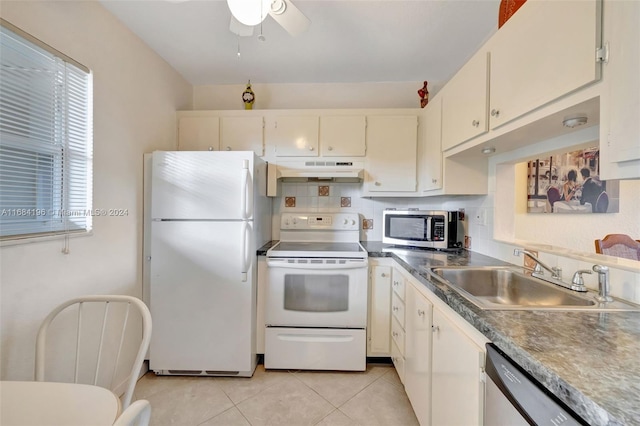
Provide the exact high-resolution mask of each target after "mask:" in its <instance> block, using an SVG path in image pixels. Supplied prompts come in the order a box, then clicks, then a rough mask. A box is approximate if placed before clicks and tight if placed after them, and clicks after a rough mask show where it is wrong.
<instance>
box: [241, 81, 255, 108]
mask: <svg viewBox="0 0 640 426" xmlns="http://www.w3.org/2000/svg"><path fill="white" fill-rule="evenodd" d="M255 100H256V95H255V94H254V93H253V90H251V80H249V81H248V82H247V88H246V89H244V92H242V102H244V109H253V102H255Z"/></svg>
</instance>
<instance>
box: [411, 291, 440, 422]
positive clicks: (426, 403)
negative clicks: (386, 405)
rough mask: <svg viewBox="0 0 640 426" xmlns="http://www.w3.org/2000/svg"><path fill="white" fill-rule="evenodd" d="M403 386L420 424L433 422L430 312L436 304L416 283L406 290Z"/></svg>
mask: <svg viewBox="0 0 640 426" xmlns="http://www.w3.org/2000/svg"><path fill="white" fill-rule="evenodd" d="M406 292H407V318H406V331H407V335H406V354H405V365H404V388H405V391H406V392H407V396H408V397H409V401H410V402H411V406H412V407H413V411H414V413H415V414H416V417H417V418H418V421H419V422H420V424H421V425H429V424H431V313H432V310H433V305H432V304H431V302H429V301H428V300H427V299H426V298H425V297H424V296H423V295H422V294H420V293H419V292H418V290H417V289H416V288H415V287H414V286H413V285H408V286H407V289H406Z"/></svg>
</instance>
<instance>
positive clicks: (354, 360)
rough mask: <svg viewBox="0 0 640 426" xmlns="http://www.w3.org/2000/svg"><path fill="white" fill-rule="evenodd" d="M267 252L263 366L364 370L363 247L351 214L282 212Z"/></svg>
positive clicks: (356, 218)
mask: <svg viewBox="0 0 640 426" xmlns="http://www.w3.org/2000/svg"><path fill="white" fill-rule="evenodd" d="M280 238H281V239H280V242H279V243H277V244H276V245H275V246H273V247H272V248H271V249H269V250H268V251H267V266H268V271H269V275H268V280H267V291H266V306H265V323H266V330H265V354H264V365H265V368H267V369H270V368H272V369H297V370H350V371H364V370H365V369H366V352H367V351H366V346H367V345H366V325H367V288H368V284H367V277H368V273H367V271H368V253H367V251H366V250H365V249H364V248H363V247H362V245H361V244H360V243H359V239H360V219H359V216H358V214H357V213H308V214H301V213H283V214H282V216H281V218H280Z"/></svg>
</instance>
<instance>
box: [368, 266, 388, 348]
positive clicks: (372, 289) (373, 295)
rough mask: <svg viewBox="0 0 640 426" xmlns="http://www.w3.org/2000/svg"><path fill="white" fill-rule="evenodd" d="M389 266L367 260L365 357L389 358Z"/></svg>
mask: <svg viewBox="0 0 640 426" xmlns="http://www.w3.org/2000/svg"><path fill="white" fill-rule="evenodd" d="M390 307H391V266H389V265H384V264H381V263H379V261H377V260H375V259H370V260H369V324H368V327H367V356H389V354H390V351H391V348H390V343H391V312H390Z"/></svg>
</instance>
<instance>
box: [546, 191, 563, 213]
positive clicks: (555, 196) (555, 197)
mask: <svg viewBox="0 0 640 426" xmlns="http://www.w3.org/2000/svg"><path fill="white" fill-rule="evenodd" d="M561 198H562V196H561V195H560V191H559V190H558V188H556V187H554V186H552V187H551V188H549V189H548V190H547V200H549V204H550V205H551V211H553V203H555V202H556V201H560V199H561Z"/></svg>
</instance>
